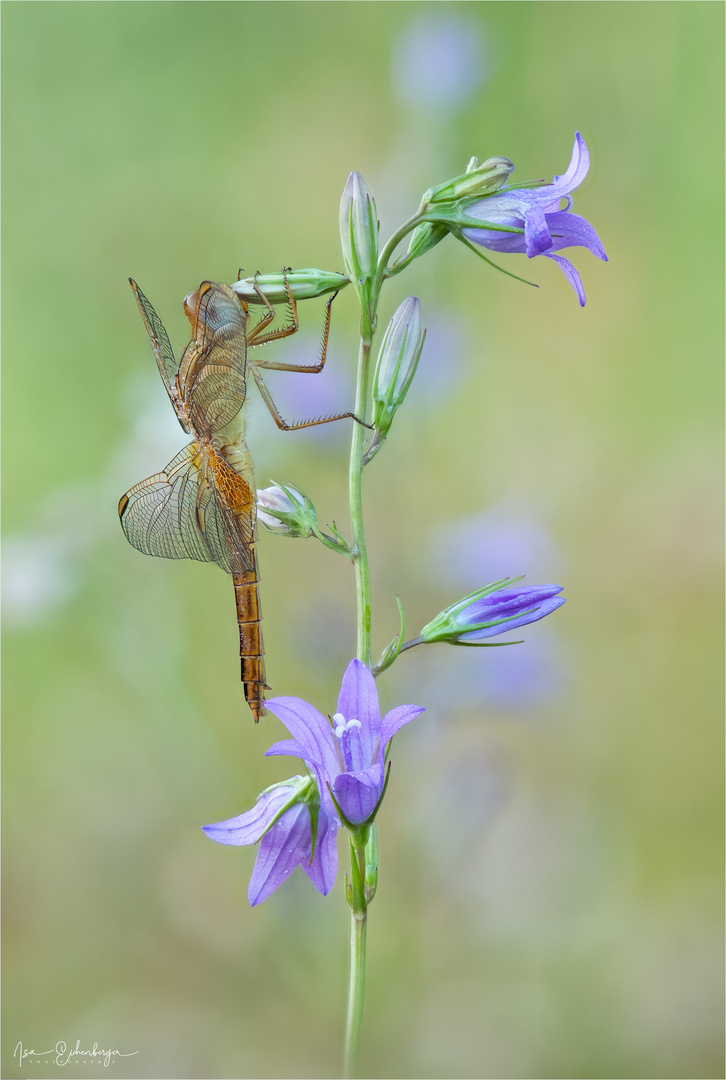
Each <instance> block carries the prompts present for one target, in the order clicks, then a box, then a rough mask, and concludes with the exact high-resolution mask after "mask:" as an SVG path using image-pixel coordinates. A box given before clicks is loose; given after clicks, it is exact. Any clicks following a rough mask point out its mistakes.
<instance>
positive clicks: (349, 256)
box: [340, 172, 378, 289]
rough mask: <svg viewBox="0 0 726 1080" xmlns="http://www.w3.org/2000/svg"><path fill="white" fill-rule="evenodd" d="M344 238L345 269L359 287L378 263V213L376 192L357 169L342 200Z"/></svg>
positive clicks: (341, 231) (342, 238)
mask: <svg viewBox="0 0 726 1080" xmlns="http://www.w3.org/2000/svg"><path fill="white" fill-rule="evenodd" d="M340 241H341V244H342V246H343V259H344V262H345V271H346V273H347V275H348V277H349V278H350V280H351V281H352V282H353V284H354V285H355V286H356V289H358V287H359V283H360V282H362V281H364V280H365V279H366V278H368V277H370V275H371V274H372V273H373V272H374V270H375V269H376V266H377V265H378V217H377V215H376V204H375V201H374V199H373V196H372V195H371V194H370V192H369V191H368V188H367V187H366V184H365V180H364V179H363V177H362V176H361V175H360V173H357V172H352V173H351V174H350V176H349V177H348V181H347V183H346V185H345V188H344V190H343V196H342V198H341V200H340Z"/></svg>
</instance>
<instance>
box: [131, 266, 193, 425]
mask: <svg viewBox="0 0 726 1080" xmlns="http://www.w3.org/2000/svg"><path fill="white" fill-rule="evenodd" d="M129 285H130V286H131V289H132V291H133V294H134V296H135V297H136V303H137V304H138V305H139V311H140V312H141V318H142V319H143V320H144V326H145V327H146V332H147V334H148V335H149V341H150V342H151V348H152V349H153V350H154V356H155V357H156V365H157V367H158V368H159V374H160V375H161V379H162V382H163V383H164V386H165V387H166V392H167V394H168V395H169V400H170V401H171V403H172V405H173V406H174V411H175V412H176V414H177V418H178V420H179V423H180V424H181V426H182V427H183V428H184V430H185V431H188V430H189V428H188V427H187V425H186V424H185V423H184V421H183V420H182V418H181V416H180V415H179V408H178V407H177V403H176V401H175V400H174V395H173V393H172V386H173V385H174V379H175V377H176V372H177V363H176V360H175V359H174V350H173V349H172V347H171V342H170V341H169V335H168V334H167V332H166V330H165V329H164V324H163V323H162V321H161V319H160V318H159V316H158V315H157V314H156V311H155V310H154V308H153V306H152V304H151V303H150V301H149V299H148V298H147V297H146V296H144V294H143V292H142V291H141V289H140V288H139V286H138V285H137V284H136V282H135V281H134V279H133V278H129Z"/></svg>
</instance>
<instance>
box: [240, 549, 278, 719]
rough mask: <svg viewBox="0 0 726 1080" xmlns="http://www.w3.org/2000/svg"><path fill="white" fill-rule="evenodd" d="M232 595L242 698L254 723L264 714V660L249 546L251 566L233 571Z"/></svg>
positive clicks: (254, 560) (255, 561) (258, 602)
mask: <svg viewBox="0 0 726 1080" xmlns="http://www.w3.org/2000/svg"><path fill="white" fill-rule="evenodd" d="M232 581H233V582H234V598H235V603H236V605H237V623H238V625H239V656H240V661H241V665H242V682H243V684H244V688H245V700H246V701H247V704H248V705H249V707H250V709H251V710H252V715H253V717H254V719H255V723H257V722H258V721H259V719H260V717H261V716H264V715H265V712H266V710H265V690H269V689H270V687H269V686H268V685H267V683H266V682H265V659H264V653H265V650H264V647H263V644H262V630H261V629H260V621H261V618H262V614H261V611H260V596H259V592H258V589H257V583H258V577H257V560H256V558H255V552H254V547H253V548H252V569H251V570H246V571H245V572H244V573H243V574H233V575H232Z"/></svg>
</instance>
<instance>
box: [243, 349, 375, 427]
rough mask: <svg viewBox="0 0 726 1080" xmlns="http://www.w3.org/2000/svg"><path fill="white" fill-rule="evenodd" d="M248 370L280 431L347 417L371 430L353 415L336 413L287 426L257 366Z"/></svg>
mask: <svg viewBox="0 0 726 1080" xmlns="http://www.w3.org/2000/svg"><path fill="white" fill-rule="evenodd" d="M250 368H251V370H252V375H253V377H254V380H255V382H256V383H257V389H258V390H259V391H260V394H261V395H262V400H263V401H264V403H265V405H266V406H267V408H268V409H269V410H270V416H271V417H272V419H273V420H274V421H275V423H276V424H277V426H278V427H279V429H280V431H298V430H299V429H300V428H306V427H315V426H316V425H317V424H331V423H332V422H333V420H345V419H346V417H348V416H349V417H350V418H351V420H355V422H356V424H360V425H361V427H364V428H368V429H369V430H370V431H372V430H373V428H372V425H371V424H366V423H365V421H364V420H359V419H358V417H357V416H356V415H355V413H352V412H342V413H336V414H335V416H321V417H319V418H318V419H317V420H300V421H298V422H297V423H294V424H288V422H287V420H285V419H284V418H283V416H282V414H281V413H280V410H279V409H278V407H277V405H275V402H274V401H273V400H272V395H271V394H270V391H269V390H268V389H267V386H266V385H265V381H264V379H263V378H262V374H261V372H260V371H258V369H257V366H256V365H252V364H251V365H250ZM288 370H289V369H288ZM293 370H294V369H293Z"/></svg>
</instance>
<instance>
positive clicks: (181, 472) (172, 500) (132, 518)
mask: <svg viewBox="0 0 726 1080" xmlns="http://www.w3.org/2000/svg"><path fill="white" fill-rule="evenodd" d="M198 460H199V447H198V446H197V444H196V443H190V444H189V445H188V446H185V447H184V449H183V450H182V451H181V453H179V454H177V455H176V457H175V458H173V459H172V461H170V462H169V464H168V465H167V467H166V469H165V470H164V472H161V473H156V474H155V475H154V476H149V477H148V478H147V479H146V480H142V481H141V483H139V484H135V485H134V487H132V488H131V490H130V491H127V492H126V494H125V495H124V496H123V497H122V498H121V501H120V502H119V505H118V512H119V517H120V518H121V528H122V529H123V531H124V532H125V534H126V539H127V540H128V541H129V543H130V544H132V545H133V546H134V547H135V548H138V550H139V551H143V553H144V554H145V555H159V556H161V557H162V558H164V559H198V560H199V562H213V561H214V554H213V552H212V551H211V550H210V548H209V545H208V544H207V543H206V541H205V539H204V534H203V533H202V531H201V529H200V528H199V524H198V520H197V495H198V492H199V464H198Z"/></svg>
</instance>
